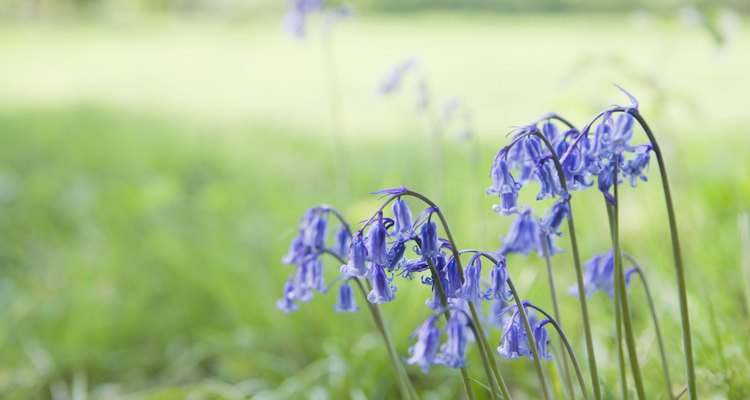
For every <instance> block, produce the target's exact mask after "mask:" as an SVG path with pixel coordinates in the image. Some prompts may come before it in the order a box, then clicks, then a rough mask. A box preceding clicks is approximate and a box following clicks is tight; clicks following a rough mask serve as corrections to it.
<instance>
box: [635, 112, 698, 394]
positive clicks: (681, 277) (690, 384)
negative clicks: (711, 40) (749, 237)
mask: <svg viewBox="0 0 750 400" xmlns="http://www.w3.org/2000/svg"><path fill="white" fill-rule="evenodd" d="M627 112H628V113H630V114H631V115H632V116H633V117H635V119H636V121H638V123H639V124H640V125H641V127H642V128H643V130H644V132H646V136H648V140H649V141H650V142H651V146H652V150H653V152H654V155H655V156H656V162H657V163H658V164H659V173H660V174H661V183H662V188H663V191H664V200H665V201H666V205H667V217H668V219H669V233H670V236H671V238H672V256H673V258H674V267H675V273H676V275H677V293H678V294H679V297H680V299H679V300H680V319H681V322H682V343H683V350H684V352H685V368H686V370H687V388H688V393H687V394H688V398H689V399H690V400H696V399H697V398H698V391H697V390H698V388H697V386H696V382H695V364H694V362H693V339H692V333H691V331H690V313H689V311H688V300H687V288H686V286H687V284H686V282H685V269H684V267H683V264H682V251H681V250H680V239H679V237H678V234H677V218H676V217H675V213H674V205H673V204H672V192H671V190H670V189H669V179H668V178H667V169H666V167H665V166H664V157H663V156H662V154H661V149H660V148H659V143H658V142H657V141H656V137H655V136H654V134H653V132H652V131H651V128H650V127H649V126H648V123H646V120H645V119H644V118H643V116H642V115H641V113H640V112H639V111H638V109H637V108H630V109H628V110H627Z"/></svg>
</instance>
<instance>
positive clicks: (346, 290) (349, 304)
mask: <svg viewBox="0 0 750 400" xmlns="http://www.w3.org/2000/svg"><path fill="white" fill-rule="evenodd" d="M334 310H336V311H337V312H341V313H353V312H357V311H359V307H358V306H357V304H356V303H355V302H354V297H353V296H352V287H351V286H349V283H348V282H344V283H342V284H341V286H339V302H338V303H336V305H335V306H334Z"/></svg>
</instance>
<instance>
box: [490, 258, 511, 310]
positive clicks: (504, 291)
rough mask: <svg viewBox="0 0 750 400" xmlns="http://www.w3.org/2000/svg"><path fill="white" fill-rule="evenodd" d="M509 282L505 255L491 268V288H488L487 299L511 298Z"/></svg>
mask: <svg viewBox="0 0 750 400" xmlns="http://www.w3.org/2000/svg"><path fill="white" fill-rule="evenodd" d="M507 284H508V268H507V267H506V264H505V257H502V256H500V257H499V260H498V262H497V264H496V265H495V266H494V267H492V269H491V270H490V288H489V290H487V294H486V297H487V299H495V300H508V299H510V290H508V286H507Z"/></svg>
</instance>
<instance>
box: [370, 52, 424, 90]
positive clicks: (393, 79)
mask: <svg viewBox="0 0 750 400" xmlns="http://www.w3.org/2000/svg"><path fill="white" fill-rule="evenodd" d="M416 65H417V61H416V60H415V59H414V58H412V57H409V58H407V59H405V60H403V61H401V62H400V63H398V64H397V65H396V66H395V67H393V68H392V69H391V70H390V71H388V74H387V75H386V76H385V78H383V80H382V81H381V82H380V87H379V88H378V91H379V92H380V94H381V95H386V94H390V93H394V92H396V91H397V90H398V89H399V88H400V87H401V81H403V79H404V76H405V75H406V73H407V72H409V71H410V70H411V69H412V68H414V67H416Z"/></svg>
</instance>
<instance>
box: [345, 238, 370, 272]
mask: <svg viewBox="0 0 750 400" xmlns="http://www.w3.org/2000/svg"><path fill="white" fill-rule="evenodd" d="M341 273H342V274H344V276H356V277H360V278H368V277H369V271H368V269H367V247H366V246H365V243H364V241H363V240H362V231H359V232H357V233H356V234H355V235H354V239H353V240H352V245H351V246H350V247H349V262H348V263H347V264H344V265H342V266H341Z"/></svg>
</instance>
